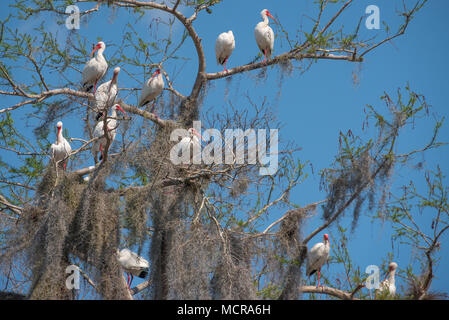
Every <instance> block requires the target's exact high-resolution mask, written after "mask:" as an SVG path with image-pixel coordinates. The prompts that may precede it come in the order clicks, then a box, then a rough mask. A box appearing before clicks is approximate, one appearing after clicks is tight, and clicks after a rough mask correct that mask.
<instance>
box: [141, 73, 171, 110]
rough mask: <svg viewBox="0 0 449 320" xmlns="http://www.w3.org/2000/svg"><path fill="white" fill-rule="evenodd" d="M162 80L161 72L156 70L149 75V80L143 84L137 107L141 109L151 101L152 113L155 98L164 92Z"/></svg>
mask: <svg viewBox="0 0 449 320" xmlns="http://www.w3.org/2000/svg"><path fill="white" fill-rule="evenodd" d="M164 86H165V83H164V78H163V77H162V74H161V70H160V69H156V71H155V72H154V73H153V74H152V75H151V78H150V79H148V81H147V82H145V84H144V86H143V88H142V90H141V92H140V97H139V102H138V104H137V105H138V106H139V107H143V106H144V105H146V104H147V103H150V102H151V101H153V109H152V112H153V113H154V105H155V103H156V98H157V97H158V96H159V95H160V94H161V93H162V90H164Z"/></svg>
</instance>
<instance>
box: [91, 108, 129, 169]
mask: <svg viewBox="0 0 449 320" xmlns="http://www.w3.org/2000/svg"><path fill="white" fill-rule="evenodd" d="M117 110H119V111H121V112H123V114H126V112H125V111H124V110H123V109H122V108H121V107H120V105H118V104H115V105H114V106H112V111H111V115H110V116H109V117H108V119H107V120H106V121H107V131H108V134H109V139H110V140H111V144H112V142H113V141H114V139H115V135H116V129H117ZM103 124H104V120H101V121H99V122H98V123H97V125H96V126H95V129H94V134H93V137H94V138H99V139H97V140H95V141H94V142H93V144H92V154H93V155H94V160H95V163H97V154H98V152H100V153H101V154H100V161H101V160H102V159H103V148H104V145H105V144H106V142H107V140H106V137H105V136H104V135H105V134H104V130H103Z"/></svg>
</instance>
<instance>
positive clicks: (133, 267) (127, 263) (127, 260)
mask: <svg viewBox="0 0 449 320" xmlns="http://www.w3.org/2000/svg"><path fill="white" fill-rule="evenodd" d="M117 255H118V261H119V263H120V265H121V266H122V268H123V270H124V271H125V272H128V273H130V274H132V275H134V276H137V277H141V278H145V276H146V274H147V273H148V270H149V267H150V264H149V262H148V261H147V260H145V259H144V258H142V257H141V256H139V255H137V254H136V253H134V252H132V251H131V250H129V249H122V250H121V251H119V250H117Z"/></svg>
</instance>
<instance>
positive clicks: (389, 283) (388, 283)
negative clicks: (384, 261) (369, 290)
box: [376, 262, 398, 297]
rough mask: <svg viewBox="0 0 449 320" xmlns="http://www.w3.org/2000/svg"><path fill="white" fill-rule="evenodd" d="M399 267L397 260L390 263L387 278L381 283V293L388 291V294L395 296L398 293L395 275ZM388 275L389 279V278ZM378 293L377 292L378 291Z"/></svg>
mask: <svg viewBox="0 0 449 320" xmlns="http://www.w3.org/2000/svg"><path fill="white" fill-rule="evenodd" d="M397 268H398V264H397V263H396V262H391V263H390V264H389V265H388V273H387V275H386V277H385V280H384V281H382V282H381V283H380V286H379V291H380V293H381V294H383V293H385V292H387V294H388V295H390V296H392V297H394V296H395V295H396V284H395V279H394V275H395V273H396V269H397ZM387 277H388V279H387ZM376 295H377V292H376Z"/></svg>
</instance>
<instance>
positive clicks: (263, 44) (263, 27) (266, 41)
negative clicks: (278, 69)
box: [254, 9, 276, 62]
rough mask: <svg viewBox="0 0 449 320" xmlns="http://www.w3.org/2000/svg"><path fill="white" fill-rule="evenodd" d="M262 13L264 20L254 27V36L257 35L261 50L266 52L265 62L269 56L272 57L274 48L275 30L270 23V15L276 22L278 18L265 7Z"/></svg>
mask: <svg viewBox="0 0 449 320" xmlns="http://www.w3.org/2000/svg"><path fill="white" fill-rule="evenodd" d="M260 15H261V16H262V20H263V21H261V22H259V23H258V24H257V25H256V28H255V29H254V36H255V37H256V42H257V45H258V46H259V49H260V51H262V53H263V54H264V59H263V61H264V62H265V61H266V59H267V58H268V59H270V57H271V53H272V52H273V48H274V32H273V29H271V27H270V26H269V25H268V17H270V18H271V19H273V20H274V22H276V20H275V19H274V18H273V16H272V15H271V14H270V12H269V11H268V10H267V9H263V10H262V11H261V12H260Z"/></svg>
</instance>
